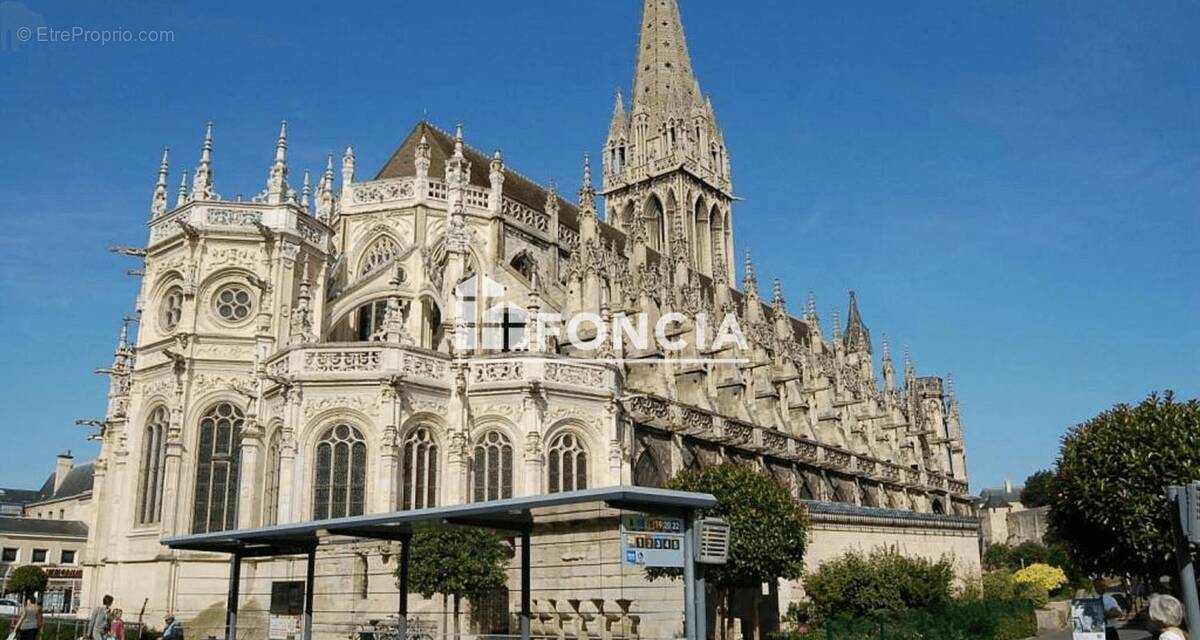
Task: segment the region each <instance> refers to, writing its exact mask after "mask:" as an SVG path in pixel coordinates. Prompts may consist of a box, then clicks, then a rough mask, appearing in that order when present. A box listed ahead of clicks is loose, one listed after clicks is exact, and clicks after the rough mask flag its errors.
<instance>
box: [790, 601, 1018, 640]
mask: <svg viewBox="0 0 1200 640" xmlns="http://www.w3.org/2000/svg"><path fill="white" fill-rule="evenodd" d="M1035 635H1037V617H1036V616H1035V615H1034V612H1033V607H1032V606H1031V605H1030V604H1029V603H1028V602H1025V601H1020V600H1010V601H981V602H966V603H964V602H951V603H946V604H944V605H942V606H940V607H936V608H933V609H923V610H916V611H907V612H903V613H893V614H889V615H879V616H867V617H862V618H854V619H840V620H830V621H828V622H827V623H826V626H824V627H822V628H817V627H814V628H812V629H810V630H809V631H808V632H807V633H795V632H793V633H784V634H778V635H776V636H775V638H776V639H777V640H830V639H836V640H880V639H883V638H886V639H887V640H975V639H979V640H984V639H986V640H1020V639H1022V638H1029V637H1033V636H1035Z"/></svg>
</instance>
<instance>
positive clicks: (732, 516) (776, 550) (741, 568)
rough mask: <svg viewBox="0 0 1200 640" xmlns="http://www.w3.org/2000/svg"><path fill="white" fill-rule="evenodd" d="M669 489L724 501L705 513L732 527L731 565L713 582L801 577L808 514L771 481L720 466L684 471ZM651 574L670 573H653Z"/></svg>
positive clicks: (711, 575) (715, 573) (712, 573)
mask: <svg viewBox="0 0 1200 640" xmlns="http://www.w3.org/2000/svg"><path fill="white" fill-rule="evenodd" d="M667 488H668V489H677V490H680V491H697V492H701V493H711V494H712V495H713V496H715V497H716V498H717V500H718V501H719V502H720V504H718V505H717V506H716V507H715V508H713V509H711V510H709V511H707V512H706V513H704V514H703V515H704V516H710V517H717V518H723V519H725V521H726V522H728V523H729V526H730V527H731V529H732V531H731V533H730V541H729V563H728V564H726V565H725V566H723V567H712V568H710V569H709V570H708V574H707V575H708V579H709V580H711V581H712V582H714V583H715V584H717V585H720V586H723V587H733V586H745V585H754V586H757V585H761V584H762V583H764V582H773V581H774V580H776V579H788V580H794V579H796V578H799V577H800V576H801V575H802V574H803V572H804V549H805V545H806V543H807V539H808V538H807V532H808V514H807V513H806V512H805V510H804V506H803V505H801V504H800V503H799V502H798V501H796V500H795V499H793V498H792V496H791V494H790V493H788V491H787V490H786V489H784V488H783V487H781V486H780V485H779V483H777V482H776V481H775V480H773V479H772V478H770V477H768V476H766V475H763V474H762V473H759V472H758V471H756V470H754V469H752V468H750V467H747V466H742V465H737V464H722V465H718V466H713V467H706V468H704V469H701V470H699V471H685V472H683V473H681V474H679V475H677V476H675V477H674V478H672V479H671V480H670V481H669V482H667ZM649 573H650V575H651V577H657V576H661V575H669V574H671V572H669V571H665V570H655V569H651V570H649ZM676 573H677V572H676Z"/></svg>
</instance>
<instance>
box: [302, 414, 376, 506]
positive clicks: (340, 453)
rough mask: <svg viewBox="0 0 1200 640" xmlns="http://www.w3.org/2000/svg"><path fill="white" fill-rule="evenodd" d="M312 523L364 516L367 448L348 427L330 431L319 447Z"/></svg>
mask: <svg viewBox="0 0 1200 640" xmlns="http://www.w3.org/2000/svg"><path fill="white" fill-rule="evenodd" d="M316 462H317V463H316V472H315V473H314V474H313V483H314V484H313V519H314V520H327V519H330V518H344V517H347V516H361V515H362V514H363V508H364V505H365V503H366V484H367V444H366V441H365V440H364V439H363V436H362V433H360V432H359V431H358V429H355V428H354V427H351V426H350V425H347V424H339V425H335V426H333V427H330V428H329V430H327V431H326V432H325V435H324V436H323V437H322V438H321V440H320V441H319V442H318V443H317V461H316Z"/></svg>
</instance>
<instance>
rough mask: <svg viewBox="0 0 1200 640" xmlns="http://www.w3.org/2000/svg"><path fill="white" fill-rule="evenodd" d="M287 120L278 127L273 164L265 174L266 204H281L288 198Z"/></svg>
mask: <svg viewBox="0 0 1200 640" xmlns="http://www.w3.org/2000/svg"><path fill="white" fill-rule="evenodd" d="M287 175H288V170H287V120H284V121H283V122H282V123H281V124H280V125H279V139H278V140H277V141H276V143H275V162H274V164H272V165H271V171H270V173H268V174H267V202H268V203H270V204H282V203H283V201H284V200H285V199H286V198H287V197H288V191H289V189H288V183H287Z"/></svg>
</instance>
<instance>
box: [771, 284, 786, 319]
mask: <svg viewBox="0 0 1200 640" xmlns="http://www.w3.org/2000/svg"><path fill="white" fill-rule="evenodd" d="M771 293H772V296H771V297H772V300H771V303H772V305H773V306H774V307H775V311H778V312H780V313H782V312H783V310H784V304H783V281H781V280H780V279H779V278H775V284H774V286H773V287H772V292H771Z"/></svg>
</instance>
